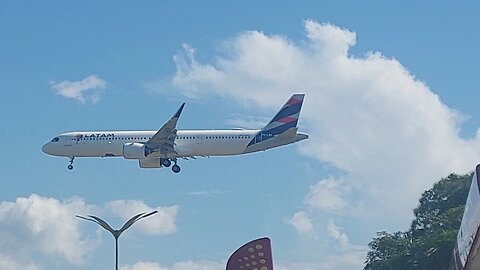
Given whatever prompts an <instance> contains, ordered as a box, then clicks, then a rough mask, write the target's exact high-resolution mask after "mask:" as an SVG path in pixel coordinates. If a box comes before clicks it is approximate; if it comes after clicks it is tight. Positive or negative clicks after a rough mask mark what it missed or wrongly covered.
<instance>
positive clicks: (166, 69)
mask: <svg viewBox="0 0 480 270" xmlns="http://www.w3.org/2000/svg"><path fill="white" fill-rule="evenodd" d="M479 8H480V7H479V4H478V3H475V2H472V1H456V2H446V3H442V4H439V3H438V1H421V2H418V1H415V2H414V1H301V2H295V3H294V2H292V1H202V2H198V1H183V0H180V1H178V0H176V1H141V2H135V3H134V2H129V1H101V2H98V1H34V2H32V1H10V0H6V1H2V3H1V4H0V91H1V94H2V98H1V99H0V121H1V123H2V128H1V130H2V136H3V139H2V140H1V141H0V147H1V149H2V150H3V151H2V152H3V153H4V154H3V158H2V162H1V163H0V269H12V270H16V269H28V270H45V269H49V270H55V269H66V268H68V269H78V270H86V269H89V270H90V269H92V270H94V269H95V270H96V269H99V270H100V269H112V268H113V267H114V259H115V257H114V256H115V253H114V241H113V238H112V237H111V236H110V235H109V234H108V232H106V231H104V230H102V229H101V228H100V227H98V226H96V225H95V224H93V223H89V222H87V221H84V220H79V219H76V218H75V215H89V214H93V215H97V216H100V217H102V218H104V219H105V220H107V221H108V222H109V223H110V224H111V225H112V226H113V227H115V228H119V227H121V226H122V225H123V223H124V222H125V221H126V220H127V219H128V218H130V217H131V216H133V215H135V214H137V213H140V212H143V211H153V210H158V211H159V213H158V214H157V215H154V216H151V217H148V219H144V220H141V221H139V222H138V223H136V224H135V225H134V226H132V227H131V228H130V229H129V230H128V231H126V232H125V233H124V234H123V235H122V237H121V238H120V268H121V269H122V270H184V269H193V270H220V269H224V267H225V263H226V261H227V259H228V257H229V255H230V254H231V253H233V252H234V251H235V250H236V249H237V248H238V247H240V246H241V245H243V244H244V243H246V242H248V241H250V240H253V239H255V238H260V237H264V236H268V237H270V238H271V240H272V249H273V256H274V262H275V267H276V269H278V270H292V269H305V270H324V269H329V270H330V269H335V270H351V269H362V268H363V263H364V261H365V256H366V253H367V251H368V247H367V245H368V243H369V241H370V240H371V239H372V238H373V237H375V236H376V232H378V231H383V230H387V231H390V232H394V231H397V230H406V229H407V228H408V226H409V225H410V222H411V220H412V210H413V209H414V208H415V207H416V205H417V202H418V199H419V198H420V196H421V194H422V192H423V191H424V190H426V189H429V188H430V187H432V185H433V183H435V182H436V181H438V180H440V179H441V178H442V177H446V176H448V175H449V174H450V173H453V172H456V173H468V172H470V171H472V170H473V169H474V167H475V165H476V164H477V163H479V160H480V133H479V132H478V127H479V126H480V110H479V109H478V106H477V99H476V98H475V96H476V93H477V92H478V88H479V85H480V76H478V74H477V73H478V68H477V63H478V61H479V60H480V52H479V51H478V48H477V47H478V46H477V45H478V44H479V42H480V29H479V28H478V25H480V19H479V18H478V14H477V12H476V11H478V10H479ZM293 93H305V94H306V96H305V101H304V106H303V109H302V112H301V116H300V121H299V129H300V131H302V132H306V133H309V134H310V138H309V139H308V140H306V141H302V142H300V143H297V144H294V145H289V146H285V147H281V148H276V149H272V150H268V151H265V152H261V153H255V154H248V155H242V156H236V157H211V158H199V159H197V160H189V161H183V160H182V161H181V162H180V165H181V167H182V171H181V173H180V174H173V173H172V172H171V170H169V169H152V170H147V169H140V168H139V167H138V163H137V162H136V161H132V160H125V159H123V158H105V159H102V158H78V159H76V160H75V163H74V165H75V170H73V171H68V170H67V168H66V167H67V165H68V159H67V158H58V157H51V156H47V155H45V154H44V153H42V151H41V147H42V145H43V144H44V143H46V142H48V141H49V140H51V139H52V138H53V137H54V136H55V135H58V134H60V133H63V132H67V131H84V130H157V129H159V128H160V127H161V126H162V125H163V124H164V122H165V121H167V120H168V119H169V118H170V117H171V116H172V115H173V114H174V113H175V111H176V110H177V109H178V107H179V106H180V104H181V103H182V102H186V106H185V109H184V111H183V113H182V116H181V118H180V120H179V122H178V126H177V127H178V128H179V129H221V128H237V127H242V128H259V127H262V126H263V125H264V124H266V122H268V121H269V120H270V119H271V117H273V115H274V114H275V113H276V111H277V110H278V109H279V108H280V107H281V106H282V105H283V103H284V102H285V101H286V100H287V99H288V98H289V97H290V96H291V95H292V94H293Z"/></svg>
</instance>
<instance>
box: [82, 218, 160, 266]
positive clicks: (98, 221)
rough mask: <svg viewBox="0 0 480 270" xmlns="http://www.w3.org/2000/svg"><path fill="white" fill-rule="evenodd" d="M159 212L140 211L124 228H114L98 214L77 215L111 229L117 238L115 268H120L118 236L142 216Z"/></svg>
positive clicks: (108, 229)
mask: <svg viewBox="0 0 480 270" xmlns="http://www.w3.org/2000/svg"><path fill="white" fill-rule="evenodd" d="M157 212H158V211H153V212H150V213H146V212H143V213H140V214H138V215H136V216H134V217H132V218H131V219H129V220H128V221H127V222H126V223H125V224H124V225H123V226H122V228H121V229H120V230H114V229H113V228H112V227H111V226H110V225H108V223H107V222H105V221H104V220H103V219H101V218H99V217H96V216H92V215H88V217H82V216H79V215H76V217H77V218H81V219H85V220H88V221H92V222H95V223H97V224H98V225H100V226H102V228H104V229H105V230H107V231H109V232H110V233H111V234H112V235H113V237H114V238H115V269H116V270H118V238H119V237H120V235H121V234H122V233H123V232H124V231H125V230H126V229H128V228H130V226H132V225H133V224H134V223H135V222H137V221H139V220H140V219H142V218H146V217H149V216H151V215H153V214H156V213H157Z"/></svg>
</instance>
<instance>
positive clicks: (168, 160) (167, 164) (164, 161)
mask: <svg viewBox="0 0 480 270" xmlns="http://www.w3.org/2000/svg"><path fill="white" fill-rule="evenodd" d="M170 165H172V162H171V161H170V159H168V158H165V159H162V166H163V167H167V168H168V167H170Z"/></svg>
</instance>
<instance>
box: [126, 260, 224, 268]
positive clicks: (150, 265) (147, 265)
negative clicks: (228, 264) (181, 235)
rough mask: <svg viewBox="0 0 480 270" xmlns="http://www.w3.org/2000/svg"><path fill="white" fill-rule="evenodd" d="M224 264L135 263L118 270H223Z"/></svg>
mask: <svg viewBox="0 0 480 270" xmlns="http://www.w3.org/2000/svg"><path fill="white" fill-rule="evenodd" d="M224 268H225V266H224V264H222V263H217V262H211V261H199V262H194V261H186V262H178V263H175V264H174V265H173V266H171V267H164V266H161V265H159V264H157V263H154V262H137V263H135V264H134V265H132V266H129V265H127V266H123V267H121V268H120V270H223V269H224Z"/></svg>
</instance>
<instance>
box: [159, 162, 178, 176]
mask: <svg viewBox="0 0 480 270" xmlns="http://www.w3.org/2000/svg"><path fill="white" fill-rule="evenodd" d="M172 160H173V163H175V164H174V165H173V166H172V172H174V173H179V172H180V170H181V168H180V166H178V165H177V159H176V158H174V159H169V158H162V159H160V162H161V163H162V166H163V167H167V168H168V167H170V165H172Z"/></svg>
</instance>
